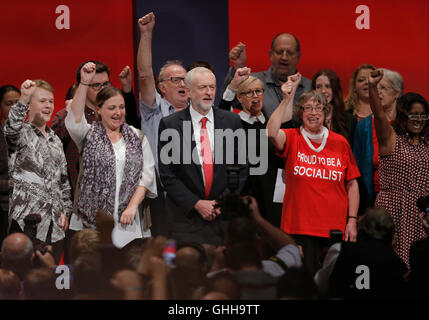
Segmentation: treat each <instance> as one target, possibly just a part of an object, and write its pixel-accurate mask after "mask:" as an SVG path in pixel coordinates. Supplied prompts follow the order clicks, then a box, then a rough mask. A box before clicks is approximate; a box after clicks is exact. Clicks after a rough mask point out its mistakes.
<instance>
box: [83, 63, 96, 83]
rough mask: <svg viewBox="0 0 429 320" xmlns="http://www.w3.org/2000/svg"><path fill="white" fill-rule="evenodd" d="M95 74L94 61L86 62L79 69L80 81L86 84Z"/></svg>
mask: <svg viewBox="0 0 429 320" xmlns="http://www.w3.org/2000/svg"><path fill="white" fill-rule="evenodd" d="M94 76H95V63H93V62H87V63H85V64H84V65H83V67H82V69H80V82H81V83H84V84H86V85H88V84H90V83H91V81H92V79H93V78H94Z"/></svg>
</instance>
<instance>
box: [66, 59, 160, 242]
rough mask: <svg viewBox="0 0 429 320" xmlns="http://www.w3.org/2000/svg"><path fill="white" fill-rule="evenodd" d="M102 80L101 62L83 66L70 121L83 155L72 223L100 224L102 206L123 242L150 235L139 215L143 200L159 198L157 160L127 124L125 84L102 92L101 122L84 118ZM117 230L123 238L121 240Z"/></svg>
mask: <svg viewBox="0 0 429 320" xmlns="http://www.w3.org/2000/svg"><path fill="white" fill-rule="evenodd" d="M95 82H96V73H95V64H94V63H92V62H89V63H87V64H85V65H84V66H83V68H82V69H81V82H80V83H79V85H78V88H77V90H76V93H75V96H74V98H73V102H72V104H71V106H70V109H71V112H68V114H67V117H66V120H65V124H66V128H67V130H68V131H69V133H70V136H71V137H72V139H73V141H74V142H75V143H76V145H77V146H78V148H79V150H80V151H81V155H82V162H81V172H80V177H79V181H78V188H77V194H76V196H75V199H76V200H75V201H76V204H75V208H76V209H77V210H75V211H76V212H75V213H74V214H73V217H72V219H71V223H70V228H71V229H73V230H80V229H82V227H87V228H88V227H89V228H95V216H96V213H97V211H98V210H102V211H105V212H107V213H109V214H110V215H112V216H113V218H114V220H115V226H116V227H115V230H116V231H117V232H115V230H114V232H113V235H112V236H113V239H112V240H113V242H114V244H115V245H117V246H119V247H122V246H124V245H125V244H126V243H128V242H129V241H131V240H133V239H135V238H142V237H149V236H150V231H149V230H148V229H146V230H145V229H143V228H142V220H141V219H142V217H140V215H139V214H138V207H139V205H140V204H141V202H142V201H143V200H144V199H145V197H148V198H155V197H156V196H157V193H156V180H155V170H154V160H153V155H152V151H151V150H150V146H149V143H148V140H147V138H146V137H145V136H144V135H143V133H142V132H141V131H140V130H138V129H135V128H134V127H131V126H129V125H127V124H126V123H125V103H124V98H123V96H122V94H121V92H120V90H119V89H117V88H114V87H111V86H109V87H105V88H103V89H102V90H101V91H100V92H99V93H98V94H97V98H96V101H97V110H96V111H97V114H98V117H99V120H98V121H95V122H94V123H93V124H92V125H89V124H88V123H87V122H86V119H85V117H84V108H85V99H86V95H87V91H88V90H90V89H91V88H90V86H91V85H92V84H93V83H95ZM115 234H116V235H117V237H118V241H117V243H115V239H114V238H115Z"/></svg>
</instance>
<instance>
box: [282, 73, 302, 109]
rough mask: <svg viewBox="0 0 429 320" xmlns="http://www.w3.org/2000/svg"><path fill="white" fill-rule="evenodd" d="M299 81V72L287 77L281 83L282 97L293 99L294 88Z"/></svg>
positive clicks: (289, 100) (288, 99)
mask: <svg viewBox="0 0 429 320" xmlns="http://www.w3.org/2000/svg"><path fill="white" fill-rule="evenodd" d="M300 82H301V74H300V73H296V74H294V75H292V76H289V77H288V80H287V81H286V82H285V83H283V85H282V87H281V89H282V93H283V99H286V100H287V101H288V102H291V101H293V97H294V95H295V92H296V89H297V88H298V85H299V83H300Z"/></svg>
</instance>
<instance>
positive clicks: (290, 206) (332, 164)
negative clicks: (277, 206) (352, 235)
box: [279, 128, 360, 237]
mask: <svg viewBox="0 0 429 320" xmlns="http://www.w3.org/2000/svg"><path fill="white" fill-rule="evenodd" d="M283 131H284V133H285V134H286V146H285V149H284V151H283V153H282V154H279V155H280V156H281V157H282V158H284V159H285V162H286V163H285V175H286V192H285V195H284V199H283V209H282V220H281V225H280V227H281V229H282V230H283V231H285V232H287V233H290V234H304V235H311V236H318V237H329V230H331V229H339V230H342V231H344V229H345V227H346V221H347V208H348V198H347V190H346V181H349V180H352V179H355V178H357V177H359V176H360V173H359V169H358V167H357V165H356V161H355V158H354V156H353V153H352V150H351V148H350V145H349V144H348V142H347V140H346V139H345V138H344V137H343V136H341V135H339V134H336V133H334V132H332V131H329V136H328V139H327V141H326V145H325V147H324V148H323V150H321V151H320V152H316V151H314V150H312V149H311V148H310V147H309V146H308V144H307V142H306V141H305V140H304V137H303V136H302V135H301V132H300V129H299V128H297V129H283ZM313 146H314V147H315V148H317V147H318V145H313Z"/></svg>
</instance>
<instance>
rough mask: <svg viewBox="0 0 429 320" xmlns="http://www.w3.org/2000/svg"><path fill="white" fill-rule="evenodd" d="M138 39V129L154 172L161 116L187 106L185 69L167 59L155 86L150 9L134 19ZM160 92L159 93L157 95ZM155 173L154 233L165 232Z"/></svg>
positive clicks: (162, 208)
mask: <svg viewBox="0 0 429 320" xmlns="http://www.w3.org/2000/svg"><path fill="white" fill-rule="evenodd" d="M138 26H139V29H140V42H139V48H138V52H137V68H138V72H139V87H140V99H139V100H140V103H139V104H140V114H141V119H142V120H141V121H142V122H141V128H142V130H143V132H144V133H145V135H146V137H147V139H148V141H149V145H150V148H151V149H152V153H153V157H154V160H155V168H156V172H157V173H158V154H157V149H158V127H159V122H160V120H161V118H163V117H165V116H168V115H170V114H172V113H174V112H176V111H179V110H183V109H185V108H186V107H187V106H188V98H189V96H188V89H187V88H186V86H185V83H184V79H185V75H186V70H185V68H184V67H183V65H182V64H181V62H180V61H177V60H174V61H167V62H166V63H165V64H164V66H163V67H162V68H161V70H160V72H159V77H158V89H159V92H161V94H159V93H158V91H157V90H156V81H155V79H154V74H153V69H152V32H153V28H154V26H155V15H154V14H153V12H150V13H148V14H146V15H145V16H143V17H142V18H140V19H139V20H138ZM161 95H162V96H161ZM158 178H159V175H158V174H157V186H158V197H157V198H156V199H153V200H151V201H150V206H151V213H152V215H151V218H152V227H151V231H152V234H153V235H154V236H156V235H166V234H167V233H168V230H167V229H166V227H167V226H166V224H165V222H164V220H165V213H164V212H165V208H164V201H165V199H164V191H163V189H162V185H161V183H160V181H159V179H158Z"/></svg>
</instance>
